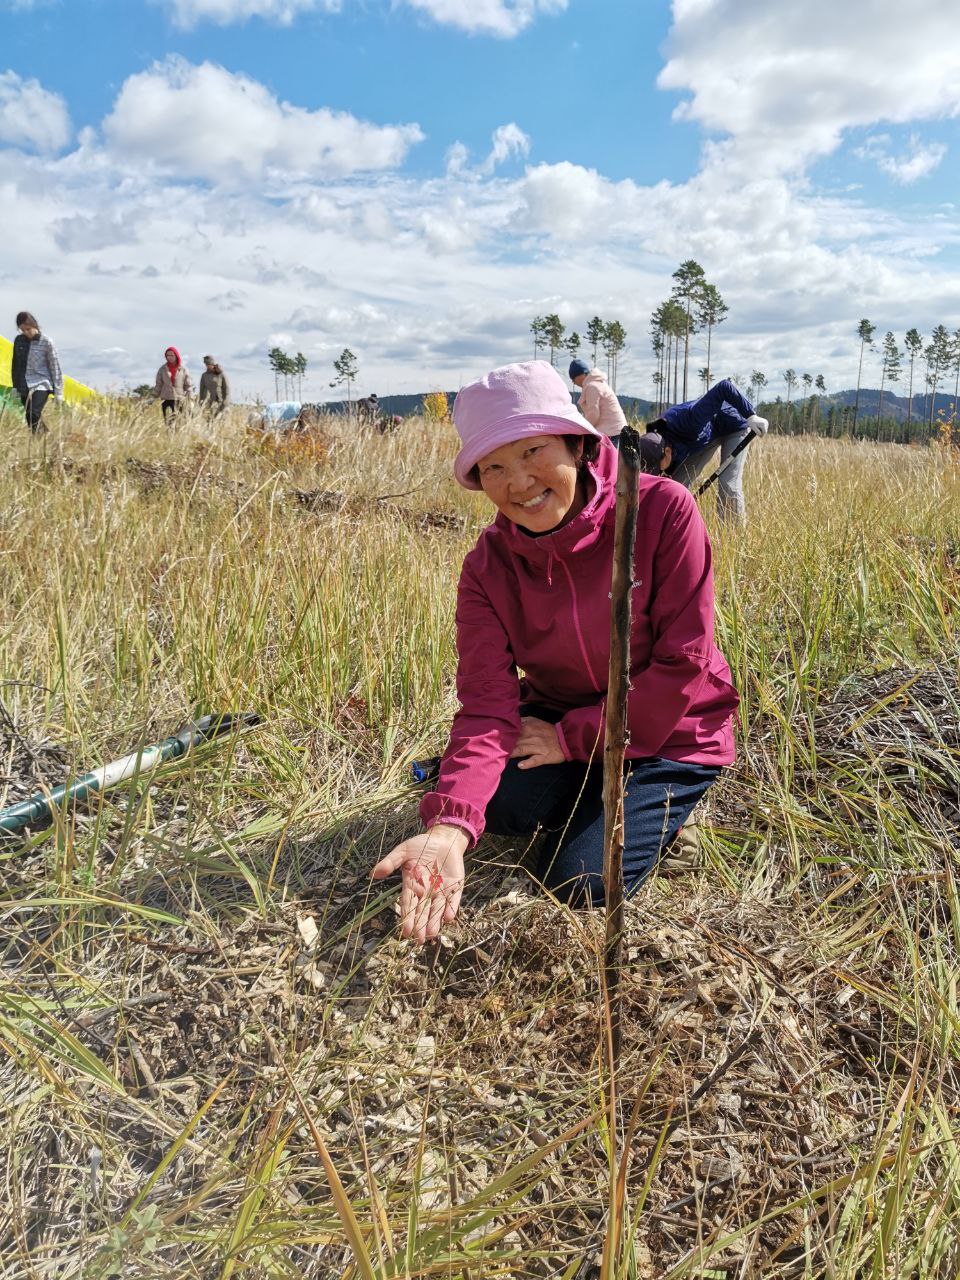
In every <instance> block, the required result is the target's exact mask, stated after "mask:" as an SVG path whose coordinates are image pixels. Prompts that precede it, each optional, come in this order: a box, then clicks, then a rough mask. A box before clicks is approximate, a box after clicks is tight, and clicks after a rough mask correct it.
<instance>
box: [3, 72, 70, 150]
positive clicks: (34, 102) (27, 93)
mask: <svg viewBox="0 0 960 1280" xmlns="http://www.w3.org/2000/svg"><path fill="white" fill-rule="evenodd" d="M72 135H73V127H72V125H71V123H70V114H69V112H68V111H67V104H66V103H65V102H64V100H63V98H61V97H60V95H59V94H58V93H51V92H50V90H49V89H44V87H43V85H41V83H40V82H39V80H24V79H23V78H22V77H20V76H18V75H17V73H16V72H15V71H0V142H7V143H10V144H11V145H12V146H15V147H21V148H26V149H29V150H31V151H60V150H61V149H62V148H63V147H65V146H66V145H67V143H68V142H69V141H70V139H71V137H72Z"/></svg>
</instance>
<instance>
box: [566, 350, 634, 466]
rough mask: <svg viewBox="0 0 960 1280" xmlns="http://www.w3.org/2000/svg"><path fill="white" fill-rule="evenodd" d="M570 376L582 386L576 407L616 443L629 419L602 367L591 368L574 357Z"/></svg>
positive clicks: (571, 379)
mask: <svg viewBox="0 0 960 1280" xmlns="http://www.w3.org/2000/svg"><path fill="white" fill-rule="evenodd" d="M567 376H568V377H569V379H570V381H571V382H572V383H573V385H574V386H575V387H579V388H580V399H579V400H578V401H577V408H578V409H579V410H580V412H581V413H582V414H583V416H584V417H585V418H586V420H587V421H588V422H589V423H590V425H591V427H596V429H597V430H598V431H599V432H600V434H601V435H602V436H606V437H607V439H608V440H610V442H611V443H612V444H614V445H615V444H616V443H617V441H618V440H619V439H620V432H621V431H622V430H623V428H624V427H625V426H626V425H627V419H626V416H625V414H624V412H623V409H622V408H621V407H620V401H619V400H618V399H617V393H616V392H615V391H614V389H613V387H611V386H610V384H609V382H607V380H606V378H605V377H604V376H603V374H602V373H601V372H600V370H599V369H591V368H590V366H589V365H588V364H587V362H586V360H571V361H570V369H569V371H568V374H567Z"/></svg>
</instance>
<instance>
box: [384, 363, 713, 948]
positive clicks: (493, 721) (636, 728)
mask: <svg viewBox="0 0 960 1280" xmlns="http://www.w3.org/2000/svg"><path fill="white" fill-rule="evenodd" d="M453 420H454V425H455V426H456V428H457V431H458V433H459V435H460V440H461V446H462V447H461V449H460V452H459V454H458V455H457V458H456V461H455V463H454V474H455V476H456V479H457V480H458V481H459V483H460V484H461V485H463V486H464V488H466V489H481V490H483V492H484V493H485V494H486V496H487V497H488V498H489V499H490V501H491V502H492V503H493V505H494V507H495V508H496V512H497V515H496V519H495V520H494V522H493V523H492V524H491V525H489V526H488V527H487V528H486V529H485V530H484V531H483V533H482V534H481V535H480V538H479V539H478V541H477V544H476V546H475V547H474V549H473V550H472V551H471V552H470V553H469V555H468V556H467V558H466V560H465V561H464V563H463V569H462V572H461V575H460V583H459V587H458V591H457V609H456V618H457V648H458V666H457V694H458V697H459V701H460V710H459V711H458V712H457V714H456V716H455V717H454V720H453V724H452V727H451V731H450V740H449V743H448V745H447V748H446V751H445V752H444V755H443V759H442V761H441V764H440V773H439V778H438V781H437V783H436V787H435V789H434V790H433V791H431V792H429V793H428V794H427V795H426V796H425V797H424V798H423V801H422V803H421V806H420V815H421V818H422V821H423V824H424V827H425V828H426V830H425V832H424V833H423V834H421V835H418V836H415V837H413V838H411V839H409V840H405V841H404V842H403V843H402V844H400V845H398V846H397V847H396V848H395V849H393V850H392V851H391V852H390V853H388V854H387V855H386V857H384V858H381V860H380V861H379V862H378V863H377V865H376V866H375V867H374V868H373V871H372V875H373V877H374V879H382V878H384V877H386V876H389V875H392V874H393V873H395V872H397V871H399V872H400V873H401V877H402V884H401V891H400V909H401V919H402V931H403V933H404V935H405V936H407V937H414V938H416V939H417V940H418V941H420V942H423V941H424V940H425V939H428V938H435V937H436V936H437V934H438V933H439V932H440V929H441V927H442V925H443V924H444V923H446V922H449V921H451V920H452V919H453V918H454V917H455V916H456V914H457V910H458V907H459V903H460V895H461V892H462V889H463V882H464V875H465V864H466V858H467V855H468V854H469V852H470V850H471V849H473V848H474V846H475V845H476V843H477V841H478V840H479V839H480V837H481V836H482V835H483V833H484V831H490V832H493V833H495V834H501V835H511V836H527V835H532V834H533V833H534V832H535V831H536V830H538V829H541V830H542V831H543V832H544V833H545V838H544V840H543V842H542V847H541V852H540V862H539V865H538V872H537V874H538V875H539V877H540V879H541V881H542V883H543V884H544V885H545V886H546V888H547V889H549V890H550V891H551V892H552V893H554V894H556V895H557V896H558V897H560V898H563V899H565V900H567V901H569V902H570V903H572V904H574V905H580V904H594V905H596V904H599V903H602V901H603V800H602V792H603V735H604V702H605V699H606V695H607V673H608V669H609V661H610V596H609V593H610V581H611V567H612V557H613V537H614V515H615V484H616V473H617V457H618V455H617V452H616V450H615V449H614V448H613V447H612V446H611V444H610V442H609V441H608V440H607V439H606V438H605V437H603V436H601V435H600V433H599V432H598V431H597V430H596V428H594V427H592V426H591V425H590V424H589V423H588V422H587V421H586V420H585V419H584V418H583V417H582V416H581V415H580V414H579V413H578V412H577V410H576V408H575V407H574V406H573V404H571V402H570V397H569V394H568V393H567V389H566V385H565V383H564V381H563V379H562V378H561V377H560V375H559V374H558V373H557V371H556V370H555V369H553V368H552V367H551V366H550V365H548V364H547V363H546V362H545V361H533V362H531V363H526V364H513V365H507V366H505V367H504V368H500V369H494V370H493V371H492V372H491V373H488V374H487V375H486V377H483V378H481V379H479V380H478V381H476V382H472V383H470V384H468V385H467V386H465V387H463V388H462V390H461V391H460V392H459V394H458V395H457V398H456V402H455V404H454V409H453ZM638 487H639V516H638V521H637V537H636V549H635V556H636V558H635V565H634V577H635V579H636V585H635V590H634V593H633V623H632V626H633V632H632V644H631V670H630V695H629V731H630V739H629V745H628V747H627V757H628V759H627V762H626V770H627V773H628V775H629V776H628V777H627V779H626V797H625V801H624V805H625V810H624V825H625V831H624V854H623V864H624V879H625V884H626V890H627V892H628V893H633V892H636V890H637V889H638V887H639V886H640V885H641V884H642V882H643V881H644V879H645V878H646V876H648V875H649V873H650V871H651V870H652V868H653V867H654V865H655V863H656V861H657V859H658V857H659V856H660V854H661V853H662V852H663V850H664V849H666V847H667V846H668V845H669V844H670V843H671V841H672V840H673V839H674V837H675V836H676V834H677V831H678V830H679V828H680V827H681V825H682V824H683V822H684V820H685V818H686V817H687V815H688V814H689V813H690V811H691V810H692V809H693V807H694V805H696V803H697V801H698V800H699V799H700V798H701V797H702V796H703V794H704V792H705V791H706V790H707V788H708V787H709V786H710V785H711V784H712V783H713V782H714V781H715V780H716V778H717V777H718V775H719V773H720V771H721V769H722V768H723V767H724V766H725V765H728V764H730V763H731V762H732V761H733V758H734V743H733V728H732V716H733V712H734V710H735V709H736V706H737V694H736V692H735V690H734V688H733V685H732V683H731V678H730V671H729V668H728V667H727V664H726V662H725V660H724V658H723V655H722V654H721V653H720V651H719V649H718V648H717V646H716V644H715V643H714V607H713V575H712V569H711V549H710V542H709V539H708V537H707V532H706V529H705V527H704V524H703V520H702V519H701V517H700V513H699V511H698V510H697V505H696V503H695V501H694V499H693V497H692V495H691V494H690V493H689V492H688V491H687V490H686V489H684V488H683V487H682V486H681V485H678V484H673V483H671V482H669V481H667V480H664V479H663V478H661V477H660V476H653V475H645V474H642V475H640V476H639V478H638ZM518 668H521V669H522V670H523V672H524V678H523V679H522V680H521V679H520V678H519V676H518Z"/></svg>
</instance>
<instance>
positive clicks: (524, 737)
mask: <svg viewBox="0 0 960 1280" xmlns="http://www.w3.org/2000/svg"><path fill="white" fill-rule="evenodd" d="M511 758H512V759H514V760H519V761H520V763H519V765H518V766H517V768H518V769H536V768H538V767H539V766H540V765H542V764H563V763H564V761H565V760H566V758H567V757H566V756H565V755H564V754H563V751H562V750H561V747H560V739H559V738H558V737H557V730H556V726H555V725H552V724H550V722H549V721H548V720H538V719H537V717H536V716H524V718H523V719H522V720H521V721H520V737H519V738H518V739H517V745H516V746H515V747H514V748H513V751H512V752H511Z"/></svg>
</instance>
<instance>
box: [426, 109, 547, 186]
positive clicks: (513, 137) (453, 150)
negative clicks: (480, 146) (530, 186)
mask: <svg viewBox="0 0 960 1280" xmlns="http://www.w3.org/2000/svg"><path fill="white" fill-rule="evenodd" d="M529 154H530V138H529V136H528V135H527V134H525V133H524V132H523V130H522V129H521V128H520V126H519V125H518V124H514V123H513V122H512V121H511V122H510V124H502V125H499V126H498V127H497V128H496V129H494V131H493V133H492V134H491V137H490V151H489V153H488V155H487V158H486V159H485V160H484V161H483V162H482V163H481V164H479V165H477V167H476V168H475V169H472V168H471V167H470V163H469V161H470V151H469V149H468V148H467V147H466V146H464V144H463V143H462V142H455V143H454V144H453V146H451V147H449V148H448V150H447V154H446V166H447V175H448V176H449V177H460V176H464V177H466V176H469V175H470V174H476V175H478V176H486V177H489V175H490V174H491V173H493V172H494V171H495V170H496V169H497V168H498V167H499V166H500V165H501V164H504V163H505V162H506V161H507V160H512V159H523V158H524V157H526V156H528V155H529Z"/></svg>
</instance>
